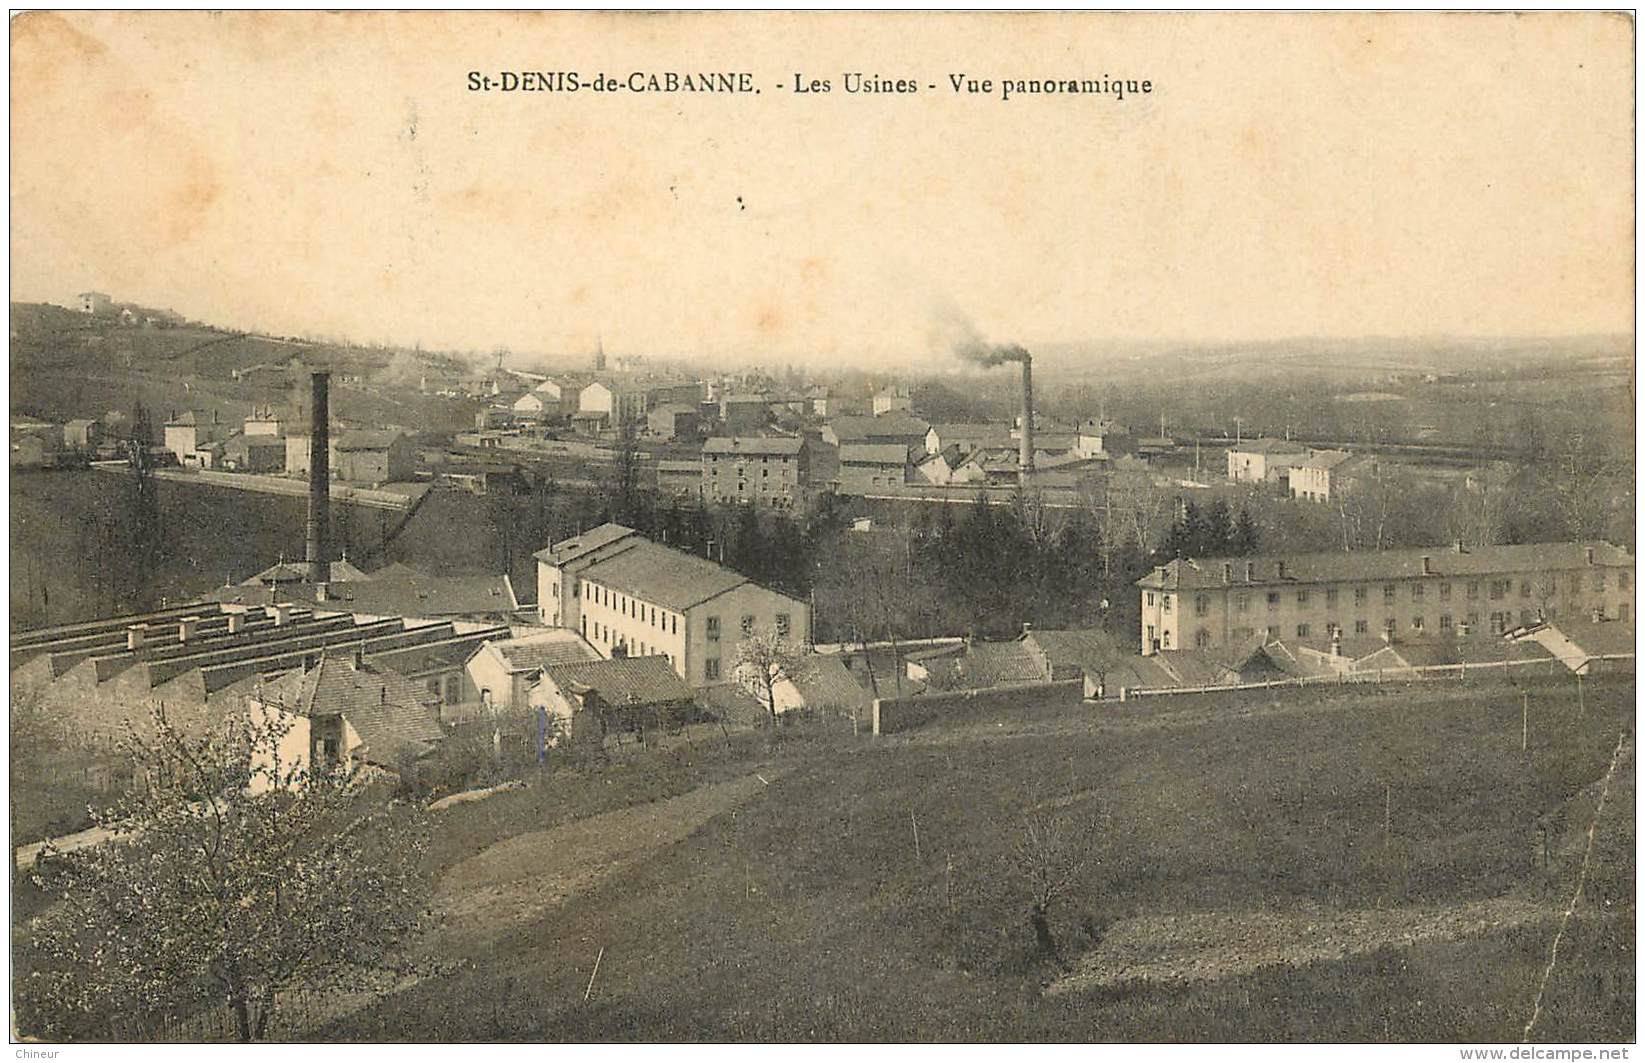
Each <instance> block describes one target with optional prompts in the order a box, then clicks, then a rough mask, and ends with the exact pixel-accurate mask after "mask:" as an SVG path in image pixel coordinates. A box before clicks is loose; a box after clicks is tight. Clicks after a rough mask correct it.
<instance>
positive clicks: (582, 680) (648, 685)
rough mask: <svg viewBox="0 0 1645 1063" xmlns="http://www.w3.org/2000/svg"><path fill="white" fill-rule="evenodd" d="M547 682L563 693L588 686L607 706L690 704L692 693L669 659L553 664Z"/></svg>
mask: <svg viewBox="0 0 1645 1063" xmlns="http://www.w3.org/2000/svg"><path fill="white" fill-rule="evenodd" d="M543 674H544V676H545V677H546V679H547V680H548V681H549V682H551V683H553V684H554V685H555V686H556V687H558V688H559V689H560V690H571V689H574V688H579V687H587V688H588V689H591V690H593V691H594V692H595V693H597V694H598V695H599V697H600V700H601V701H603V702H605V703H606V704H608V705H613V706H617V707H621V706H624V705H658V704H667V703H669V702H676V701H690V700H691V690H690V688H688V687H687V686H686V685H685V682H684V680H682V679H681V678H680V677H679V675H678V674H677V673H676V672H675V671H674V667H673V665H671V664H669V663H668V658H667V657H657V656H652V657H614V658H612V659H611V660H601V661H579V662H576V663H573V664H556V665H550V666H549V667H547V668H545V669H544V670H543Z"/></svg>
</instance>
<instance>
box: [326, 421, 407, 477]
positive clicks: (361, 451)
mask: <svg viewBox="0 0 1645 1063" xmlns="http://www.w3.org/2000/svg"><path fill="white" fill-rule="evenodd" d="M331 475H332V477H333V478H334V479H338V480H345V481H348V482H351V483H363V484H382V483H404V482H406V481H409V480H414V479H416V477H417V448H416V447H415V446H414V445H413V444H412V442H411V440H410V439H408V438H406V437H405V436H404V435H403V434H401V433H399V432H394V431H383V430H365V429H357V430H355V431H352V432H343V433H341V434H340V435H338V436H337V437H336V438H335V439H334V440H333V441H332V444H331Z"/></svg>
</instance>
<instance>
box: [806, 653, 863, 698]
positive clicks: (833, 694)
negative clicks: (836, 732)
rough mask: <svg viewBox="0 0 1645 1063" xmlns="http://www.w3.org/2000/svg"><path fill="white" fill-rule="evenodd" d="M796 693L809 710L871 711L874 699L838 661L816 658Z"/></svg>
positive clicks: (814, 657) (811, 658) (837, 659)
mask: <svg viewBox="0 0 1645 1063" xmlns="http://www.w3.org/2000/svg"><path fill="white" fill-rule="evenodd" d="M806 666H807V667H806V672H805V675H803V676H802V677H801V678H799V679H796V680H794V689H795V690H797V691H798V692H799V695H800V698H801V700H803V701H804V702H805V705H806V708H809V709H836V710H839V709H867V708H868V707H869V706H870V705H872V704H873V702H874V699H873V698H872V697H870V696H869V693H868V691H866V690H864V689H863V687H862V684H861V683H859V682H857V681H856V679H854V678H852V675H851V671H850V669H848V668H846V666H845V664H844V663H843V662H842V661H841V660H840V659H839V658H838V657H818V656H812V657H810V658H809V659H808V660H807V662H806Z"/></svg>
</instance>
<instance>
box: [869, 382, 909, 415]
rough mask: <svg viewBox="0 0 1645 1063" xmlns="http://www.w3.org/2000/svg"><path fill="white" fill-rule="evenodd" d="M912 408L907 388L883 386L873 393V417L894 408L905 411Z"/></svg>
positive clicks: (889, 411)
mask: <svg viewBox="0 0 1645 1063" xmlns="http://www.w3.org/2000/svg"><path fill="white" fill-rule="evenodd" d="M913 408H914V401H913V399H912V398H911V397H910V396H909V394H908V389H907V388H896V387H892V388H883V389H881V390H879V391H876V392H875V393H874V400H873V410H874V416H875V417H879V416H881V415H882V414H887V413H891V412H893V411H896V410H901V411H903V412H904V413H907V412H909V411H911V410H912V409H913Z"/></svg>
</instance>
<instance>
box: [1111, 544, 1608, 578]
mask: <svg viewBox="0 0 1645 1063" xmlns="http://www.w3.org/2000/svg"><path fill="white" fill-rule="evenodd" d="M1590 550H1591V551H1592V552H1593V561H1592V564H1595V565H1632V564H1633V563H1634V559H1633V558H1632V557H1631V556H1630V555H1629V554H1628V552H1627V551H1626V550H1624V549H1622V548H1621V547H1617V546H1612V545H1611V544H1610V543H1607V542H1599V541H1594V542H1586V543H1523V544H1517V545H1512V546H1477V547H1468V548H1466V549H1464V550H1461V551H1458V550H1455V549H1453V548H1444V547H1434V546H1429V547H1416V548H1411V549H1404V550H1361V551H1353V552H1349V551H1343V550H1332V551H1327V552H1323V553H1313V554H1292V555H1289V556H1282V555H1277V554H1266V555H1261V556H1257V557H1227V558H1215V557H1213V558H1203V559H1201V558H1185V559H1180V560H1176V561H1172V562H1170V563H1169V564H1166V565H1162V566H1160V567H1158V568H1156V569H1155V570H1154V571H1153V572H1150V573H1149V574H1148V575H1146V576H1144V577H1143V578H1142V579H1140V580H1138V581H1137V586H1139V587H1143V588H1147V589H1151V590H1195V589H1199V588H1210V587H1226V586H1239V585H1245V586H1255V585H1263V584H1274V583H1284V584H1293V583H1344V582H1352V581H1362V582H1374V581H1377V580H1394V579H1413V578H1416V577H1420V576H1436V577H1444V576H1461V577H1467V576H1485V575H1490V574H1493V573H1507V572H1513V573H1521V572H1548V571H1557V570H1568V569H1575V568H1585V567H1587V566H1588V565H1589V564H1590V562H1589V559H1588V552H1589V551H1590ZM1424 561H1426V562H1427V568H1426V569H1425V568H1424ZM1246 565H1250V566H1251V568H1252V574H1251V578H1250V579H1246V576H1245V570H1246ZM1225 566H1226V569H1225ZM1282 567H1283V569H1284V572H1283V574H1281V568H1282ZM1225 571H1226V572H1227V573H1228V578H1227V579H1226V580H1225V579H1224V578H1223V576H1224V572H1225Z"/></svg>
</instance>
